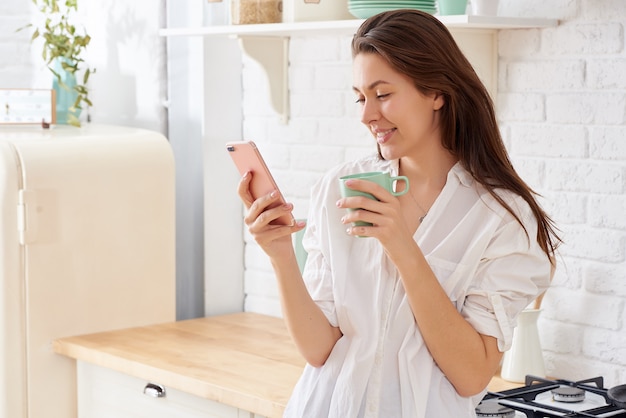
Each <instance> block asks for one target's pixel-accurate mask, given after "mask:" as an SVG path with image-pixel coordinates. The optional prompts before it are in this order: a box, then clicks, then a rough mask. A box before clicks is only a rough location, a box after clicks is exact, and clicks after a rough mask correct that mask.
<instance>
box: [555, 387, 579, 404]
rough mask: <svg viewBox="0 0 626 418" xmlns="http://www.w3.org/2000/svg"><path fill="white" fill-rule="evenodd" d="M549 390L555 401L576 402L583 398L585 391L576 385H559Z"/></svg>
mask: <svg viewBox="0 0 626 418" xmlns="http://www.w3.org/2000/svg"><path fill="white" fill-rule="evenodd" d="M551 392H552V399H554V400H555V401H556V402H565V403H577V402H582V401H584V400H585V391H584V390H582V389H581V388H577V387H572V386H561V387H558V388H556V389H552V391H551Z"/></svg>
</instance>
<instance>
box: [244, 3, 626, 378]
mask: <svg viewBox="0 0 626 418" xmlns="http://www.w3.org/2000/svg"><path fill="white" fill-rule="evenodd" d="M501 2H502V7H501V13H502V14H509V15H522V16H529V17H530V16H539V17H551V18H557V19H559V20H560V24H559V25H558V26H557V27H554V28H547V29H541V30H540V29H529V30H507V31H501V32H500V34H499V55H500V60H499V75H498V80H499V86H498V89H499V94H498V115H499V119H500V123H501V128H502V132H503V135H504V137H505V141H506V143H507V145H508V147H509V150H510V152H511V156H512V159H513V161H514V163H515V165H516V167H517V168H518V170H519V171H520V174H522V176H523V177H524V178H525V179H526V180H527V181H528V183H529V184H530V185H531V186H532V187H533V188H535V189H536V191H538V192H539V193H541V194H542V195H543V196H544V197H543V198H542V202H543V204H544V206H545V207H546V209H547V210H548V211H549V212H550V213H551V215H552V216H553V218H554V219H555V220H556V221H557V223H558V225H559V227H560V228H561V230H562V235H563V238H564V239H565V244H564V245H563V247H562V251H561V259H560V264H559V268H558V271H557V274H556V277H555V278H554V283H553V286H552V288H551V289H550V291H549V292H548V294H547V295H546V297H545V299H544V302H543V309H544V311H543V313H542V316H541V320H540V333H541V340H542V345H543V348H544V353H545V358H546V368H547V372H548V374H550V375H552V376H557V377H562V378H570V379H583V378H589V377H593V376H597V375H603V376H604V377H605V379H606V384H607V385H616V384H618V383H624V382H626V349H625V348H624V347H626V181H625V176H626V126H625V120H626V76H624V74H626V51H625V49H624V32H625V27H624V26H625V23H626V2H624V1H622V0H578V1H574V0H553V1H550V2H545V1H543V0H525V1H524V2H520V1H515V0H501ZM547 3H549V4H547ZM349 41H350V39H349V38H345V39H339V40H337V39H336V38H331V37H316V38H292V40H291V48H290V90H291V98H290V99H291V112H292V114H291V120H290V123H289V124H288V125H280V124H279V123H278V118H277V116H276V115H273V114H272V112H271V111H270V110H268V109H269V99H268V98H267V94H266V87H264V85H263V84H262V83H260V81H261V80H262V76H261V75H260V72H259V67H258V66H257V64H256V63H255V62H253V61H250V60H248V59H246V60H245V62H244V66H245V68H244V73H243V79H244V85H245V92H244V117H245V123H244V137H245V138H248V139H253V140H254V141H256V142H257V143H258V144H259V146H260V147H261V149H262V151H263V153H264V155H266V156H267V158H268V160H269V161H270V165H271V166H272V167H271V168H272V170H273V171H274V172H275V173H276V176H277V181H278V183H279V185H280V186H281V188H282V189H284V191H285V193H286V194H287V196H288V198H289V199H290V200H291V201H293V202H294V203H295V205H296V210H295V212H296V216H298V217H304V216H306V213H307V210H308V201H307V195H308V189H309V187H310V185H311V184H312V182H313V181H314V180H315V179H317V178H318V177H319V175H321V173H322V172H324V171H325V170H327V169H328V168H329V167H331V166H333V165H335V164H336V163H337V162H339V161H343V160H346V159H352V158H355V157H356V156H359V155H362V154H363V153H366V152H371V151H372V150H373V149H374V148H373V147H374V145H373V143H372V141H371V139H370V138H369V136H368V135H367V133H366V132H365V130H364V128H363V127H362V126H361V125H360V123H359V122H358V116H357V106H356V105H355V104H354V98H353V94H352V92H351V91H350V86H351V59H350V54H349V53H350V51H349ZM247 243H248V244H250V245H247V250H246V263H247V272H246V279H245V282H246V286H245V287H246V292H247V297H246V309H247V310H251V311H256V312H264V313H268V314H273V315H280V305H279V302H278V298H277V291H276V286H275V283H274V282H273V280H272V273H271V268H270V266H269V263H268V261H267V259H266V257H265V256H264V254H263V253H262V252H260V251H259V250H258V248H257V247H256V246H255V244H254V243H252V242H251V241H250V237H247Z"/></svg>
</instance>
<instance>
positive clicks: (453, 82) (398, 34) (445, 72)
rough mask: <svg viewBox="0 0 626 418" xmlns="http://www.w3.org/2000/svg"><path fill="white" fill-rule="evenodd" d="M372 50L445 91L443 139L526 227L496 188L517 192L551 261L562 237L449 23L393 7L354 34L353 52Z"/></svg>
mask: <svg viewBox="0 0 626 418" xmlns="http://www.w3.org/2000/svg"><path fill="white" fill-rule="evenodd" d="M359 53H376V54H379V55H380V56H381V57H382V58H383V59H385V60H386V61H387V62H388V63H389V64H390V65H391V66H392V68H394V69H395V70H396V71H398V72H399V73H401V74H404V75H406V76H407V77H409V78H410V79H411V80H413V82H414V83H415V86H416V87H417V89H418V90H419V91H420V92H422V93H424V94H428V93H432V92H436V93H438V94H442V95H443V96H444V97H445V104H444V106H443V107H442V108H441V122H442V143H443V146H444V147H445V148H446V149H448V150H449V151H450V152H451V153H452V154H453V155H455V156H456V157H457V158H458V159H459V160H460V161H461V163H462V164H463V165H464V166H465V168H466V169H467V170H468V171H469V172H470V174H471V175H472V176H473V177H474V179H475V180H476V181H478V182H480V183H481V184H482V185H484V186H485V188H486V189H487V190H488V191H489V193H490V194H491V195H492V196H493V197H494V198H495V199H496V200H497V201H498V202H500V204H501V205H502V206H504V207H505V208H506V210H507V211H509V212H510V213H511V215H513V216H514V217H515V218H516V219H517V221H518V222H519V223H520V225H522V227H523V228H524V230H526V228H525V227H524V225H523V223H522V221H521V220H520V218H519V217H518V216H517V215H516V214H515V212H514V211H513V209H512V208H511V207H510V206H509V205H508V204H507V203H506V202H505V201H504V200H503V199H502V198H501V197H500V196H499V195H498V194H497V193H496V192H495V189H498V188H500V189H506V190H510V191H512V192H514V193H516V194H518V195H520V196H521V197H522V198H523V199H524V200H525V201H526V202H528V205H529V206H530V208H531V209H532V211H533V214H534V215H535V217H536V218H537V222H538V224H539V225H538V226H539V227H538V231H537V242H538V243H539V245H540V246H541V248H542V249H543V250H544V252H545V253H546V254H547V255H548V257H549V258H550V261H551V263H552V265H553V266H554V264H555V257H554V255H555V254H554V253H555V251H556V248H557V247H558V245H559V243H560V242H561V240H560V238H559V237H558V235H557V233H556V227H555V225H554V222H553V221H552V220H551V219H550V217H549V216H548V215H547V214H546V213H545V211H544V210H543V209H542V208H541V206H540V205H539V204H538V203H537V201H536V199H535V196H537V194H536V193H535V192H534V191H533V190H532V189H531V188H530V187H529V186H528V185H527V184H526V183H525V182H524V181H523V180H522V179H521V178H520V177H519V175H518V174H517V172H516V171H515V169H514V168H513V165H512V164H511V161H510V159H509V156H508V154H507V151H506V148H505V146H504V143H503V142H502V137H501V135H500V130H499V129H498V124H497V122H496V115H495V110H494V105H493V101H492V100H491V97H490V96H489V93H488V92H487V89H486V88H485V86H484V85H483V83H482V82H481V81H480V79H479V78H478V75H477V74H476V72H475V71H474V69H473V68H472V65H471V64H470V63H469V61H468V60H467V58H465V55H463V53H462V52H461V50H460V49H459V47H458V46H457V44H456V42H455V41H454V39H453V38H452V35H451V34H450V32H449V31H448V29H447V28H446V27H445V26H444V25H443V24H442V23H441V22H440V21H439V20H438V19H437V18H435V17H433V16H431V15H429V14H428V13H424V12H421V11H419V10H410V9H406V10H394V11H388V12H384V13H380V14H378V15H376V16H373V17H371V18H369V19H367V20H366V21H365V22H364V23H363V24H362V25H361V27H360V28H359V29H358V31H357V33H356V34H355V36H354V38H353V39H352V56H353V57H354V56H356V55H357V54H359Z"/></svg>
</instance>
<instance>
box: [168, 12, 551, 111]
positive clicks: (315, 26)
mask: <svg viewBox="0 0 626 418" xmlns="http://www.w3.org/2000/svg"><path fill="white" fill-rule="evenodd" d="M437 18H438V19H439V20H440V21H441V22H442V23H443V24H445V25H446V26H447V27H448V28H450V30H451V32H453V34H462V35H456V36H455V37H456V38H457V41H459V40H460V39H459V37H460V36H462V37H463V38H464V40H463V41H462V42H459V44H460V46H461V49H463V50H464V52H465V53H466V54H467V55H468V58H469V59H470V61H473V64H474V66H475V67H476V68H477V72H478V73H479V75H480V76H481V78H482V79H483V82H484V83H485V85H486V86H487V88H488V89H489V90H490V92H491V93H492V94H495V87H496V73H495V71H496V70H497V59H498V57H497V40H496V36H495V34H496V32H497V31H498V30H501V29H531V28H545V27H552V26H557V25H558V21H557V20H556V19H541V18H517V17H497V16H474V15H456V16H438V17H437ZM363 21H364V20H363V19H351V20H334V21H322V22H293V23H268V24H255V25H225V26H202V27H193V28H165V29H161V30H160V32H159V34H160V35H161V36H203V37H216V36H227V37H237V38H239V40H240V41H239V43H240V47H241V48H242V50H243V51H244V52H245V53H246V54H247V55H248V56H250V57H251V58H253V59H254V60H256V61H257V62H258V63H259V64H260V65H261V66H262V68H263V69H264V71H265V74H266V75H267V78H268V82H269V86H270V95H271V103H272V106H273V108H274V110H275V111H276V112H277V113H278V114H279V115H280V117H281V120H282V122H283V123H287V121H288V119H289V92H288V89H289V87H288V86H289V82H288V79H287V75H288V71H287V70H288V66H289V38H290V37H292V36H349V35H351V34H353V33H354V32H355V31H356V29H357V28H358V27H359V25H361V23H363ZM478 45H483V46H485V48H478V47H477V46H478Z"/></svg>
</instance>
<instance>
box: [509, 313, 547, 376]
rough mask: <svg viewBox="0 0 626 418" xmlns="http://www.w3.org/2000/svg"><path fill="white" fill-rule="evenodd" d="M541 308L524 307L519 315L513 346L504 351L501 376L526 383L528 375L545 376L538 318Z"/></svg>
mask: <svg viewBox="0 0 626 418" xmlns="http://www.w3.org/2000/svg"><path fill="white" fill-rule="evenodd" d="M540 312H541V310H540V309H524V310H523V311H522V312H521V313H520V314H519V316H518V317H517V327H516V328H515V330H514V331H513V343H512V345H511V348H510V349H509V350H508V351H506V352H505V353H504V358H503V360H502V370H501V371H500V377H502V378H503V379H504V380H508V381H510V382H519V383H524V381H525V378H526V375H528V374H531V375H534V376H538V377H545V375H546V372H545V365H544V362H543V352H542V351H541V341H540V340H539V330H538V328H537V320H538V319H539V313H540Z"/></svg>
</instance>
